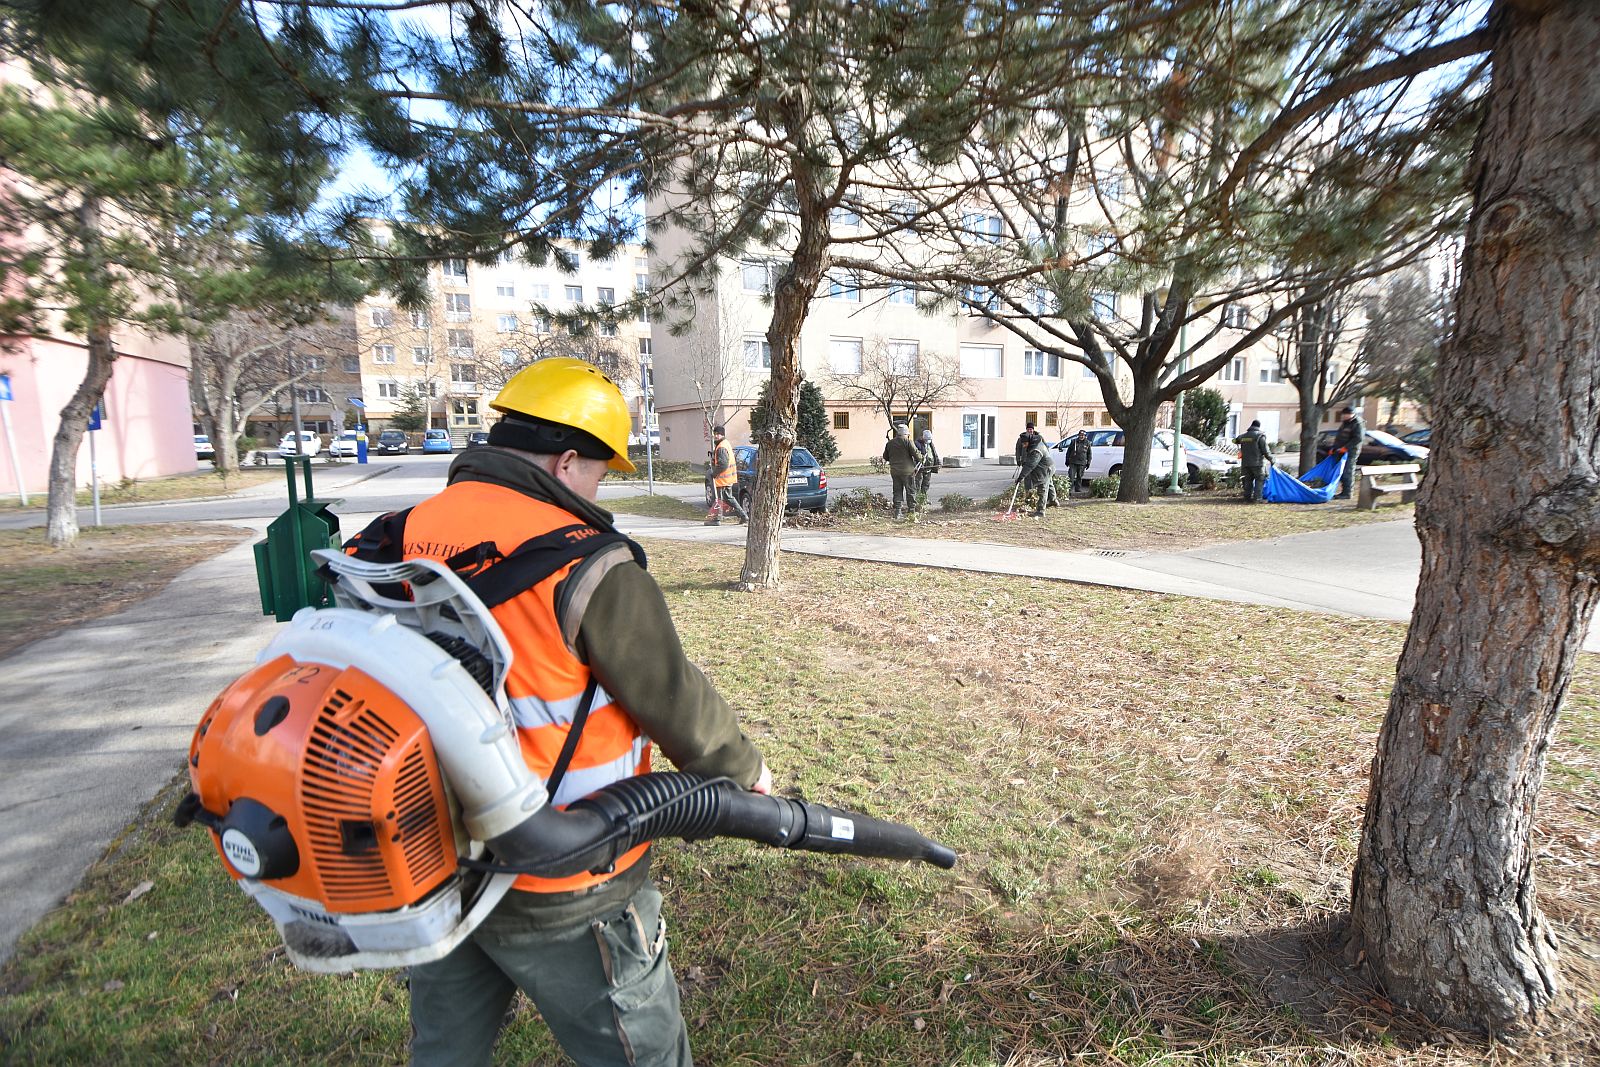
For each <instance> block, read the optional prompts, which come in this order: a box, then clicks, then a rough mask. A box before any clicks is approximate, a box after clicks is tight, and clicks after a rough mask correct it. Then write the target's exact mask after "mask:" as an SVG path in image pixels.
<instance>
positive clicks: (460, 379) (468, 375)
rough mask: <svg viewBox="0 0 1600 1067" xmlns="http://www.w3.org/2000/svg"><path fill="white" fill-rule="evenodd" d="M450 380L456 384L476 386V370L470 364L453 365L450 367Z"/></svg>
mask: <svg viewBox="0 0 1600 1067" xmlns="http://www.w3.org/2000/svg"><path fill="white" fill-rule="evenodd" d="M450 380H451V381H452V382H456V383H458V384H463V383H465V384H476V383H477V381H478V368H477V367H476V366H474V365H473V364H471V363H453V364H451V365H450Z"/></svg>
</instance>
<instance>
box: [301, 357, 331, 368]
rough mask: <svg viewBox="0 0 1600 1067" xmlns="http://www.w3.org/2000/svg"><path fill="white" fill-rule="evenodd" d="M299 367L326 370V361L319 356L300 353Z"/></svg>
mask: <svg viewBox="0 0 1600 1067" xmlns="http://www.w3.org/2000/svg"><path fill="white" fill-rule="evenodd" d="M300 369H301V370H327V369H328V361H327V360H325V359H323V358H322V357H321V356H311V355H305V354H302V355H301V356H300Z"/></svg>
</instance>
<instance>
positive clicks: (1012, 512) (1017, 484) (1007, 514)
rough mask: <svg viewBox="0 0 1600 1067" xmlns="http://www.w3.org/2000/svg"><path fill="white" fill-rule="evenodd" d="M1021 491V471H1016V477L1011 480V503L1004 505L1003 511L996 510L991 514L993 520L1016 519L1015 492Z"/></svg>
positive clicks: (1012, 520) (1007, 520)
mask: <svg viewBox="0 0 1600 1067" xmlns="http://www.w3.org/2000/svg"><path fill="white" fill-rule="evenodd" d="M1021 491H1022V472H1021V471H1018V472H1017V476H1016V478H1014V479H1013V480H1012V482H1011V503H1009V504H1007V505H1006V509H1005V510H1004V511H997V512H995V513H994V514H993V515H992V516H990V518H991V519H993V520H994V521H995V522H1015V521H1017V494H1018V493H1020V492H1021Z"/></svg>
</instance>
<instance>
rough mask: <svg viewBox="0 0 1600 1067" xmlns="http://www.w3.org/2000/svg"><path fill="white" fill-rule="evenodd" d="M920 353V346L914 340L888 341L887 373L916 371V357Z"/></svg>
mask: <svg viewBox="0 0 1600 1067" xmlns="http://www.w3.org/2000/svg"><path fill="white" fill-rule="evenodd" d="M921 354H922V346H921V345H920V344H918V343H917V342H916V341H890V342H889V373H891V374H915V373H917V362H918V357H919V356H920V355H921Z"/></svg>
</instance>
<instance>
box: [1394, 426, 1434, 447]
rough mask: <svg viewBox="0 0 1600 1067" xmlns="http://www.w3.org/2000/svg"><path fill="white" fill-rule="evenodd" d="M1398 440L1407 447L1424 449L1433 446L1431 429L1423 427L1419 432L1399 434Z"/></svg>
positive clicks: (1430, 427)
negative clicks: (1412, 446)
mask: <svg viewBox="0 0 1600 1067" xmlns="http://www.w3.org/2000/svg"><path fill="white" fill-rule="evenodd" d="M1400 440H1402V441H1404V442H1405V443H1406V444H1408V445H1421V446H1423V447H1424V448H1431V447H1432V446H1433V427H1432V426H1424V427H1423V428H1422V429H1420V430H1412V431H1411V432H1410V433H1406V434H1401V435H1400Z"/></svg>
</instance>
